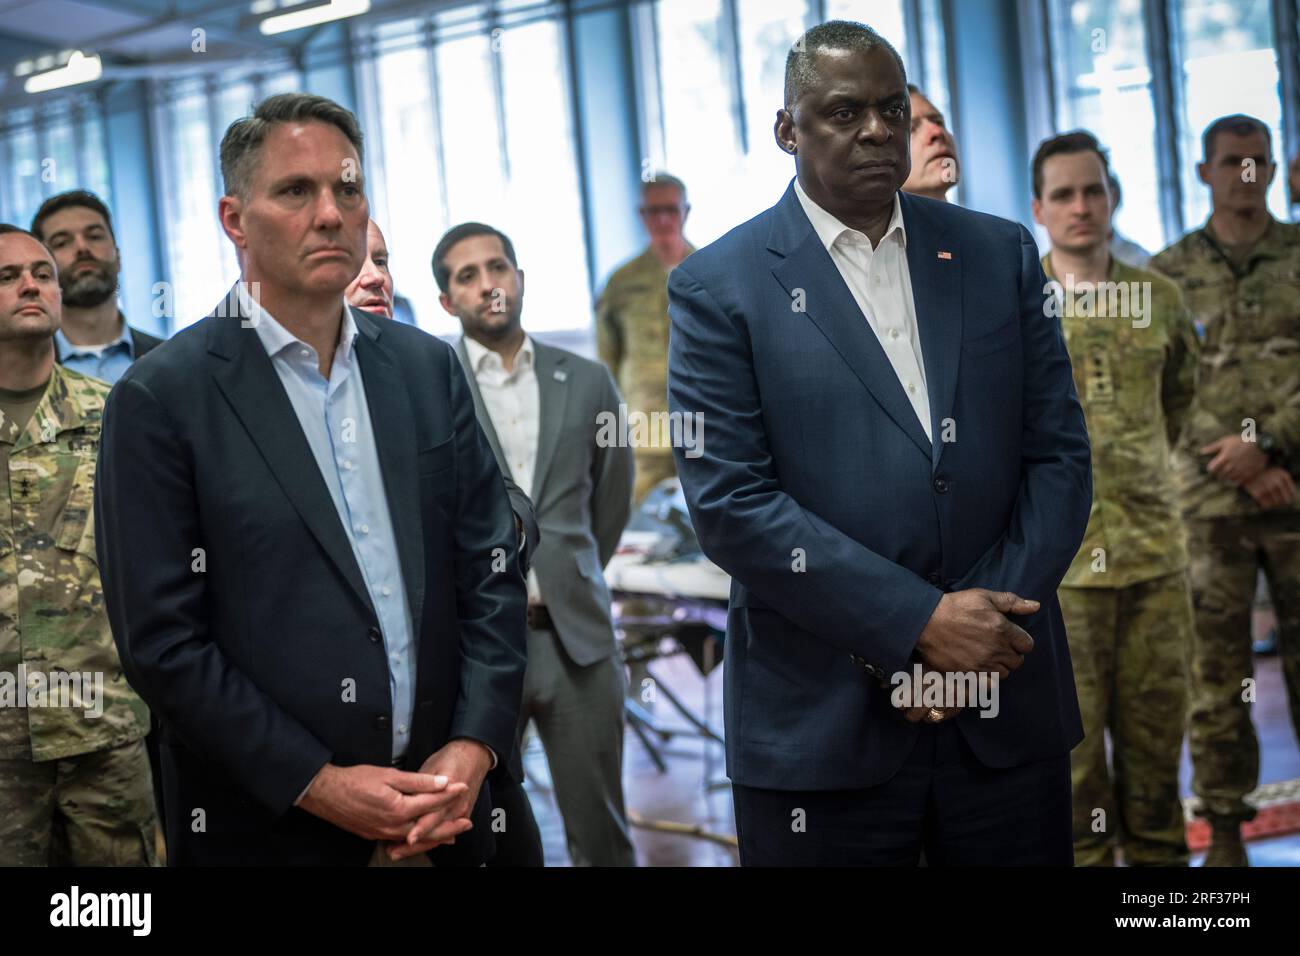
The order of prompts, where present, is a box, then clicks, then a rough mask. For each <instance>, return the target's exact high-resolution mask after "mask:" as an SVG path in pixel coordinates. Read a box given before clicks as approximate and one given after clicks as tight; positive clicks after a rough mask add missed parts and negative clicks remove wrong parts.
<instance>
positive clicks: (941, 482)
mask: <svg viewBox="0 0 1300 956" xmlns="http://www.w3.org/2000/svg"><path fill="white" fill-rule="evenodd" d="M934 490H935V491H937V492H939V494H941V495H942V494H945V493H946V492H947V491H948V479H946V478H936V479H934Z"/></svg>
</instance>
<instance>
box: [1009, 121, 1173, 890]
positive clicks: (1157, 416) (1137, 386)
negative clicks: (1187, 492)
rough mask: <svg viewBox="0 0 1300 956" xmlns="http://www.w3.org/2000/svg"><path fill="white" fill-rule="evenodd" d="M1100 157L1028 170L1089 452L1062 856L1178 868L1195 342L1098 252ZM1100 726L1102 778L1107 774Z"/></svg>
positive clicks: (1159, 281) (1071, 598)
mask: <svg viewBox="0 0 1300 956" xmlns="http://www.w3.org/2000/svg"><path fill="white" fill-rule="evenodd" d="M1108 165H1109V164H1108V162H1107V160H1106V156H1105V154H1104V153H1103V152H1102V150H1101V147H1100V145H1099V144H1098V143H1097V140H1096V139H1095V138H1094V137H1093V136H1092V134H1090V133H1086V132H1082V131H1079V132H1073V133H1066V134H1063V135H1061V136H1054V137H1052V138H1051V139H1048V140H1045V141H1044V142H1043V143H1042V145H1040V146H1039V147H1038V152H1037V153H1036V154H1035V156H1034V162H1033V183H1034V200H1033V212H1034V218H1035V219H1036V220H1037V221H1038V222H1039V223H1040V224H1042V225H1043V226H1045V227H1046V228H1047V231H1048V233H1049V235H1050V236H1051V240H1052V248H1051V251H1050V252H1049V253H1048V254H1047V255H1046V256H1044V257H1043V271H1044V272H1045V273H1046V274H1047V276H1048V278H1049V279H1051V280H1052V281H1053V282H1056V283H1058V284H1059V286H1060V292H1059V294H1058V297H1057V298H1056V299H1054V300H1049V301H1054V302H1056V303H1057V304H1058V305H1059V306H1060V307H1061V325H1062V330H1063V332H1064V334H1065V340H1066V345H1067V347H1068V349H1069V352H1070V359H1071V362H1072V363H1073V365H1074V379H1075V387H1076V389H1077V390H1078V393H1079V400H1080V402H1081V403H1082V405H1083V411H1084V416H1085V418H1086V419H1087V423H1088V435H1089V437H1090V439H1091V442H1092V484H1093V500H1092V511H1091V513H1090V515H1089V518H1088V530H1087V532H1086V533H1085V535H1084V539H1083V544H1082V546H1081V547H1080V549H1079V553H1078V554H1077V555H1076V556H1075V558H1074V562H1073V563H1072V564H1071V565H1070V570H1069V572H1068V573H1067V574H1066V576H1065V579H1064V580H1063V581H1062V583H1061V588H1060V599H1061V610H1062V612H1063V613H1064V616H1065V625H1066V633H1067V634H1068V636H1069V642H1070V657H1071V660H1072V661H1073V664H1074V676H1075V684H1076V686H1077V688H1078V693H1079V709H1080V711H1081V713H1082V715H1083V727H1084V739H1083V741H1082V742H1081V743H1080V744H1079V745H1078V746H1077V747H1075V749H1074V752H1073V753H1072V754H1071V756H1070V773H1071V781H1072V788H1073V799H1074V862H1075V865H1077V866H1112V865H1114V862H1115V857H1114V853H1115V845H1116V844H1117V843H1118V844H1119V845H1120V846H1122V848H1123V852H1124V859H1125V862H1126V863H1128V864H1129V865H1146V866H1186V865H1187V842H1186V838H1185V827H1184V823H1183V809H1182V803H1181V801H1180V800H1179V797H1178V763H1179V757H1180V755H1181V751H1182V745H1183V730H1184V727H1185V721H1186V713H1187V697H1188V689H1187V686H1188V674H1187V666H1188V664H1187V662H1188V654H1189V650H1190V644H1191V640H1192V628H1193V624H1192V606H1191V596H1190V588H1189V583H1188V576H1187V565H1188V558H1187V546H1186V540H1185V539H1186V532H1185V529H1184V527H1183V523H1182V520H1181V518H1180V517H1179V514H1178V504H1177V496H1176V495H1175V492H1174V475H1173V470H1172V463H1171V460H1170V448H1171V447H1172V445H1173V443H1174V442H1175V440H1176V439H1177V437H1178V433H1179V430H1180V429H1181V427H1182V425H1183V422H1184V421H1185V418H1186V413H1187V410H1188V407H1189V406H1190V405H1191V401H1192V394H1193V385H1194V377H1195V371H1196V359H1197V352H1198V348H1197V342H1196V334H1195V331H1194V330H1193V327H1192V322H1191V318H1190V317H1189V316H1188V314H1187V311H1186V309H1185V308H1184V307H1183V304H1182V300H1181V298H1180V296H1179V294H1178V288H1177V286H1175V285H1174V284H1173V283H1172V282H1170V281H1168V280H1167V279H1164V278H1162V277H1160V276H1157V275H1155V274H1153V273H1150V272H1145V271H1142V270H1139V269H1136V268H1133V267H1132V266H1128V265H1125V264H1124V263H1122V262H1120V261H1119V260H1117V259H1116V258H1115V257H1114V256H1113V255H1112V254H1111V251H1110V238H1109V237H1110V218H1111V195H1110V191H1109V188H1108V183H1107V176H1108V173H1109V170H1108ZM1107 730H1109V731H1110V738H1111V751H1112V753H1113V755H1114V760H1113V763H1114V777H1113V779H1112V776H1111V773H1110V772H1109V771H1108V769H1107V765H1106V743H1105V732H1106V731H1107Z"/></svg>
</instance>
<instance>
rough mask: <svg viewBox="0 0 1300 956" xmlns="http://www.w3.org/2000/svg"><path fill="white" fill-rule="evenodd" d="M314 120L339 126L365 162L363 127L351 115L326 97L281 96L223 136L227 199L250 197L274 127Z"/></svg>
mask: <svg viewBox="0 0 1300 956" xmlns="http://www.w3.org/2000/svg"><path fill="white" fill-rule="evenodd" d="M304 120H315V121H316V122H318V123H326V124H328V125H330V126H334V127H336V128H337V129H338V130H339V132H341V133H342V134H343V135H344V136H346V137H347V138H348V142H349V143H351V144H352V146H353V148H354V149H356V151H357V159H358V161H360V160H363V159H364V155H363V152H362V144H361V126H360V124H359V123H357V118H356V117H355V116H353V115H352V112H351V111H350V110H348V109H345V108H344V107H342V106H340V105H339V104H338V103H335V102H334V101H333V100H331V99H326V98H325V97H323V96H313V95H312V94H310V93H279V94H277V95H275V96H272V97H269V98H267V99H265V100H263V101H262V102H261V103H259V104H257V107H256V108H255V109H254V110H253V115H252V116H245V117H244V118H243V119H237V120H235V121H234V122H233V123H231V124H230V126H229V127H228V128H227V129H226V135H225V136H223V137H221V179H222V181H223V184H224V188H225V190H226V195H227V196H239V197H240V198H241V199H247V198H248V188H249V183H250V182H251V180H252V178H253V169H254V167H255V166H256V164H257V157H258V154H259V153H260V152H261V150H262V142H263V140H265V139H266V134H267V133H269V132H270V131H271V127H272V126H276V125H277V124H280V123H295V122H302V121H304Z"/></svg>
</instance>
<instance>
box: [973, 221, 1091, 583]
mask: <svg viewBox="0 0 1300 956" xmlns="http://www.w3.org/2000/svg"><path fill="white" fill-rule="evenodd" d="M1020 258H1021V266H1020V334H1021V339H1022V341H1023V342H1024V363H1025V365H1024V398H1023V404H1024V417H1023V421H1024V433H1023V435H1022V437H1021V449H1022V453H1021V479H1020V492H1019V495H1018V496H1017V499H1016V506H1015V510H1014V511H1013V512H1012V515H1011V522H1010V524H1009V526H1008V527H1007V530H1006V531H1005V532H1004V533H1003V534H1002V536H1001V537H1000V538H999V539H998V540H997V541H996V542H995V543H994V544H993V546H992V547H991V548H989V550H988V551H986V552H985V553H984V554H983V555H982V556H981V557H980V559H979V560H978V561H977V562H975V565H974V566H973V567H972V568H971V569H970V570H969V571H968V572H967V573H966V574H965V575H964V576H963V577H962V578H961V579H960V580H959V581H958V582H957V583H956V584H955V585H954V586H953V589H954V590H964V589H966V588H988V589H990V590H993V591H1013V592H1015V593H1016V594H1018V595H1020V596H1021V597H1026V598H1030V599H1032V600H1035V601H1044V602H1045V601H1047V600H1048V599H1049V598H1051V596H1052V595H1053V594H1055V592H1056V588H1057V587H1058V586H1059V585H1060V583H1061V579H1062V578H1064V577H1065V572H1066V571H1067V570H1069V567H1070V562H1071V561H1073V560H1074V556H1075V554H1076V553H1077V552H1078V549H1079V544H1080V543H1081V542H1082V541H1083V535H1084V532H1085V531H1086V530H1087V527H1088V513H1089V511H1090V510H1091V508H1092V458H1091V451H1090V448H1089V445H1088V431H1087V428H1086V427H1085V425H1084V419H1083V409H1082V408H1081V407H1080V406H1079V398H1078V395H1077V393H1076V392H1075V390H1074V373H1073V371H1072V369H1071V366H1070V355H1069V353H1068V352H1067V351H1066V348H1065V340H1064V338H1063V337H1062V335H1061V323H1060V320H1059V319H1058V318H1056V317H1054V316H1051V315H1048V310H1047V308H1046V301H1047V296H1048V295H1049V294H1050V293H1048V292H1047V291H1046V286H1047V277H1046V275H1044V273H1043V267H1042V264H1041V263H1040V262H1039V259H1038V249H1037V247H1036V246H1035V244H1034V241H1033V239H1032V238H1031V237H1030V235H1029V232H1028V231H1027V230H1026V229H1025V228H1024V227H1023V226H1021V227H1020Z"/></svg>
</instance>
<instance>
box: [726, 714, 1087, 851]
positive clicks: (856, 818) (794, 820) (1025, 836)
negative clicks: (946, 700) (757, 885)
mask: <svg viewBox="0 0 1300 956" xmlns="http://www.w3.org/2000/svg"><path fill="white" fill-rule="evenodd" d="M732 791H733V799H734V803H735V810H736V835H737V837H738V838H739V841H740V863H741V865H742V866H916V865H918V863H920V861H921V859H922V854H924V860H925V863H926V865H927V866H1070V865H1072V864H1073V862H1074V852H1073V847H1072V843H1071V822H1070V821H1071V817H1070V758H1069V755H1068V754H1063V755H1061V756H1060V757H1053V758H1051V759H1049V760H1042V761H1038V762H1036V763H1030V764H1025V765H1023V766H1019V767H1011V768H1008V769H1005V770H999V769H994V768H992V767H986V766H984V765H983V764H981V763H980V762H979V760H978V759H977V758H976V757H975V755H974V753H972V752H971V749H970V747H968V746H967V745H966V741H965V739H964V738H963V737H962V733H961V731H960V730H958V729H957V724H956V721H945V722H944V723H942V724H937V725H933V726H931V725H922V727H921V729H920V733H919V734H918V736H917V740H916V746H915V747H914V748H913V750H912V753H911V754H910V755H909V756H908V759H907V761H906V762H905V763H904V764H903V767H902V769H900V770H899V771H898V773H897V774H896V775H895V776H894V777H893V778H891V779H890V780H888V781H886V782H885V783H882V784H879V785H877V786H874V787H866V788H863V789H860V790H821V791H791V790H764V789H759V788H756V787H745V786H740V785H735V786H733V788H732Z"/></svg>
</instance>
